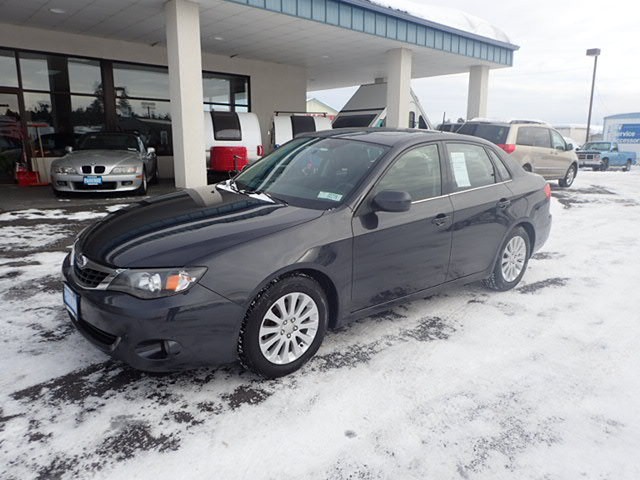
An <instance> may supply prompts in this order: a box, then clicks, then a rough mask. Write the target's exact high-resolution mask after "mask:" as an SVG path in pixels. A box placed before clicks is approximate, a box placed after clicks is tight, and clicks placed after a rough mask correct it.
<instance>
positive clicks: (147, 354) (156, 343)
mask: <svg viewBox="0 0 640 480" xmlns="http://www.w3.org/2000/svg"><path fill="white" fill-rule="evenodd" d="M135 351H136V354H137V355H138V356H140V357H142V358H145V359H147V360H166V359H167V358H169V357H173V356H175V355H178V354H179V353H180V352H181V351H182V345H180V344H179V343H178V342H176V341H175V340H147V341H144V342H140V343H139V344H138V345H136V348H135Z"/></svg>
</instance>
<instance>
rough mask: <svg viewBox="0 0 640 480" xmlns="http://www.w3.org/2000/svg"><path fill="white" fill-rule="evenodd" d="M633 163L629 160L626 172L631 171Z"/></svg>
mask: <svg viewBox="0 0 640 480" xmlns="http://www.w3.org/2000/svg"><path fill="white" fill-rule="evenodd" d="M631 165H633V162H632V161H631V160H627V164H626V165H625V168H624V171H625V172H630V171H631Z"/></svg>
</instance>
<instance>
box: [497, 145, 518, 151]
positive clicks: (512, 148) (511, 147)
mask: <svg viewBox="0 0 640 480" xmlns="http://www.w3.org/2000/svg"><path fill="white" fill-rule="evenodd" d="M498 146H499V147H500V148H501V149H503V150H504V151H505V152H507V153H513V152H515V151H516V146H515V145H514V144H513V143H500V144H498Z"/></svg>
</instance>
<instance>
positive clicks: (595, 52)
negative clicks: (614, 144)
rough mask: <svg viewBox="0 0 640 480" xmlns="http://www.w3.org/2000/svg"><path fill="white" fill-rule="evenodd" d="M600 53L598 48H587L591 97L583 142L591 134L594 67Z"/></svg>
mask: <svg viewBox="0 0 640 480" xmlns="http://www.w3.org/2000/svg"><path fill="white" fill-rule="evenodd" d="M599 55H600V49H599V48H590V49H589V50H587V57H593V78H592V79H591V97H590V98H589V116H588V117H587V139H586V141H585V143H587V142H588V141H589V135H590V134H591V109H592V108H593V90H594V88H595V86H596V69H597V68H598V56H599Z"/></svg>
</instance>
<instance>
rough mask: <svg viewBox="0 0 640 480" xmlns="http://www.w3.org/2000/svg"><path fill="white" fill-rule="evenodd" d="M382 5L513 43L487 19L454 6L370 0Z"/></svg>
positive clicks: (401, 0)
mask: <svg viewBox="0 0 640 480" xmlns="http://www.w3.org/2000/svg"><path fill="white" fill-rule="evenodd" d="M369 1H370V2H371V3H374V4H376V5H380V6H382V7H387V8H391V9H394V10H401V11H403V12H406V13H408V14H409V15H412V16H414V17H418V18H421V19H423V20H427V21H430V22H434V23H439V24H440V25H445V26H447V27H451V28H455V29H458V30H462V31H464V32H468V33H473V34H475V35H480V36H482V37H486V38H491V39H493V40H497V41H499V42H504V43H511V40H510V39H509V37H508V36H507V34H506V33H504V32H503V31H502V30H500V29H499V28H498V27H496V26H495V25H492V24H490V23H489V22H487V21H486V20H483V19H481V18H478V17H475V16H473V15H469V14H468V13H465V12H463V11H462V10H457V9H454V8H447V7H439V6H435V5H429V4H427V3H424V2H422V1H418V0H369Z"/></svg>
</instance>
